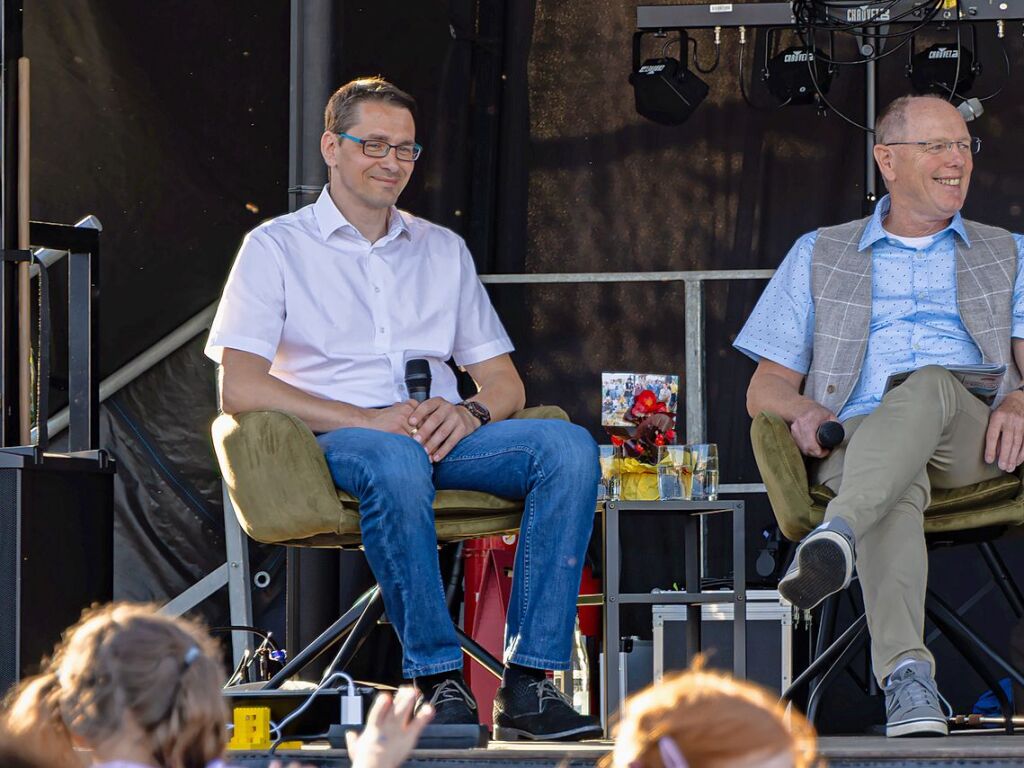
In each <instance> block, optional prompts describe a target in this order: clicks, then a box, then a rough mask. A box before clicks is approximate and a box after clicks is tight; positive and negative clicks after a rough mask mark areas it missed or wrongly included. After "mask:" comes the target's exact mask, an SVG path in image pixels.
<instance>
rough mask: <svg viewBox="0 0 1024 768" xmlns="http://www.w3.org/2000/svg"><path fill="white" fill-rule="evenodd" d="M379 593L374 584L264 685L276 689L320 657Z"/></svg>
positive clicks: (342, 635)
mask: <svg viewBox="0 0 1024 768" xmlns="http://www.w3.org/2000/svg"><path fill="white" fill-rule="evenodd" d="M379 594H380V587H378V586H374V587H373V588H372V589H370V590H368V591H366V592H364V593H363V595H362V596H361V597H360V598H359V599H358V600H356V602H355V603H353V605H352V607H351V608H349V609H348V610H347V611H345V613H344V614H343V615H342V616H341V617H340V618H339V619H338V620H337V621H335V622H334V623H333V624H331V626H329V627H328V628H327V629H325V630H324V631H323V632H321V633H320V635H319V636H318V637H317V638H316V640H314V641H313V642H312V643H310V644H309V645H307V646H306V647H305V648H303V649H302V650H301V651H300V652H299V653H298V654H296V655H295V657H294V658H293V659H291V660H290V661H289V662H288V663H287V664H285V665H284V666H283V667H281V669H280V670H279V671H278V673H277V674H276V675H274V676H273V677H272V678H270V681H269V682H268V683H267V684H266V686H264V687H265V688H266V690H275V689H277V688H280V687H281V685H282V684H283V683H284V682H285V680H289V679H291V678H292V677H293V676H294V675H295V674H297V673H298V672H300V671H301V670H302V669H303V667H305V666H306V665H307V664H309V663H310V662H311V661H313V660H314V659H316V658H319V656H320V654H322V653H323V652H324V651H326V650H327V649H328V648H330V647H331V646H332V645H334V643H336V642H338V640H340V639H341V638H343V637H344V636H345V635H346V634H347V633H348V632H349V631H350V630H351V628H352V626H353V625H354V624H355V623H356V621H358V620H359V617H360V616H361V615H362V613H363V611H364V609H365V608H366V606H367V604H369V602H370V601H371V600H373V598H374V597H375V596H376V595H379Z"/></svg>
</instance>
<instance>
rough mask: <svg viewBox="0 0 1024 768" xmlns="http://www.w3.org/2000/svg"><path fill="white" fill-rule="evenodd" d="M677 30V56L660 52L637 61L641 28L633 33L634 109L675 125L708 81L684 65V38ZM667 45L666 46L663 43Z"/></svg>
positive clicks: (701, 95)
mask: <svg viewBox="0 0 1024 768" xmlns="http://www.w3.org/2000/svg"><path fill="white" fill-rule="evenodd" d="M677 31H678V33H679V59H674V58H672V57H670V56H664V55H663V56H661V57H660V58H656V59H647V60H646V61H644V62H643V63H642V64H641V63H640V41H641V39H642V38H643V35H644V34H647V33H645V32H637V33H635V34H634V35H633V71H632V73H631V74H630V76H629V82H630V84H631V85H632V86H633V93H634V98H635V102H636V111H637V112H639V113H640V114H641V115H643V116H644V117H646V118H647V119H648V120H653V121H654V122H656V123H661V124H662V125H679V124H681V123H684V122H685V121H686V120H687V118H689V117H690V115H691V114H693V110H695V109H696V108H697V106H698V105H699V104H700V103H701V102H702V101H703V100H704V98H705V97H706V96H707V95H708V90H709V89H708V85H707V83H705V82H704V81H703V80H701V79H700V78H699V77H697V76H696V75H695V74H694V73H693V72H691V71H690V70H689V68H688V67H687V66H686V61H687V55H688V52H689V49H688V48H687V43H688V38H687V35H686V32H685V30H682V29H680V30H677ZM666 48H667V46H666Z"/></svg>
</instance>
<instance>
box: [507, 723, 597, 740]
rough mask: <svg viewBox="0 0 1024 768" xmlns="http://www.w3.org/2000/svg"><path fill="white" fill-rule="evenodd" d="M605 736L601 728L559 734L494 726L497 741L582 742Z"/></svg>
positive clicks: (591, 726) (581, 729)
mask: <svg viewBox="0 0 1024 768" xmlns="http://www.w3.org/2000/svg"><path fill="white" fill-rule="evenodd" d="M602 735H603V731H602V730H601V727H600V726H596V727H595V726H593V725H584V726H580V727H579V728H570V729H569V730H567V731H559V732H558V733H530V732H529V731H524V730H521V729H519V728H510V727H508V726H501V725H496V726H494V740H495V741H519V740H520V739H523V740H526V741H582V740H583V739H587V738H591V739H599V738H601V736H602Z"/></svg>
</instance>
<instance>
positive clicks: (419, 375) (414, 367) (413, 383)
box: [405, 357, 430, 403]
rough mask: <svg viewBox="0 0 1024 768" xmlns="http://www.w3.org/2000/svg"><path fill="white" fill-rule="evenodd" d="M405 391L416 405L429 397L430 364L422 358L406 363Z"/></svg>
mask: <svg viewBox="0 0 1024 768" xmlns="http://www.w3.org/2000/svg"><path fill="white" fill-rule="evenodd" d="M405 389H406V391H407V392H408V393H409V397H410V398H412V399H413V400H415V401H416V402H417V403H422V402H423V401H424V400H426V399H427V398H428V397H430V363H429V362H427V361H426V360H424V359H423V358H422V357H418V358H416V359H414V360H407V361H406V363H405Z"/></svg>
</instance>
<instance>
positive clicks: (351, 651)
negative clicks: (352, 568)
mask: <svg viewBox="0 0 1024 768" xmlns="http://www.w3.org/2000/svg"><path fill="white" fill-rule="evenodd" d="M372 591H373V592H374V594H373V596H372V597H371V598H370V601H369V602H368V603H367V604H366V607H365V608H364V609H363V612H362V613H361V614H360V615H359V618H358V619H357V620H356V623H355V626H353V627H352V631H351V632H349V633H348V637H346V638H345V642H344V643H342V644H341V648H339V649H338V653H337V654H335V656H334V658H333V659H332V660H331V663H330V664H328V665H327V668H326V669H325V670H324V674H323V677H322V678H320V680H321V682H323V681H324V680H327V679H328V678H329V677H330V676H331V675H333V674H334V672H335V671H337V670H339V669H344V668H345V667H347V666H348V665H349V662H351V661H352V659H353V657H354V656H355V655H356V653H358V652H359V649H360V648H362V647H363V643H365V642H366V639H367V638H368V637H369V636H370V631H371V630H372V629H373V628H374V627H375V626H376V625H377V622H378V621H380V617H381V616H383V615H384V598H383V597H382V596H381V594H380V587H374V589H373V590H372Z"/></svg>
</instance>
